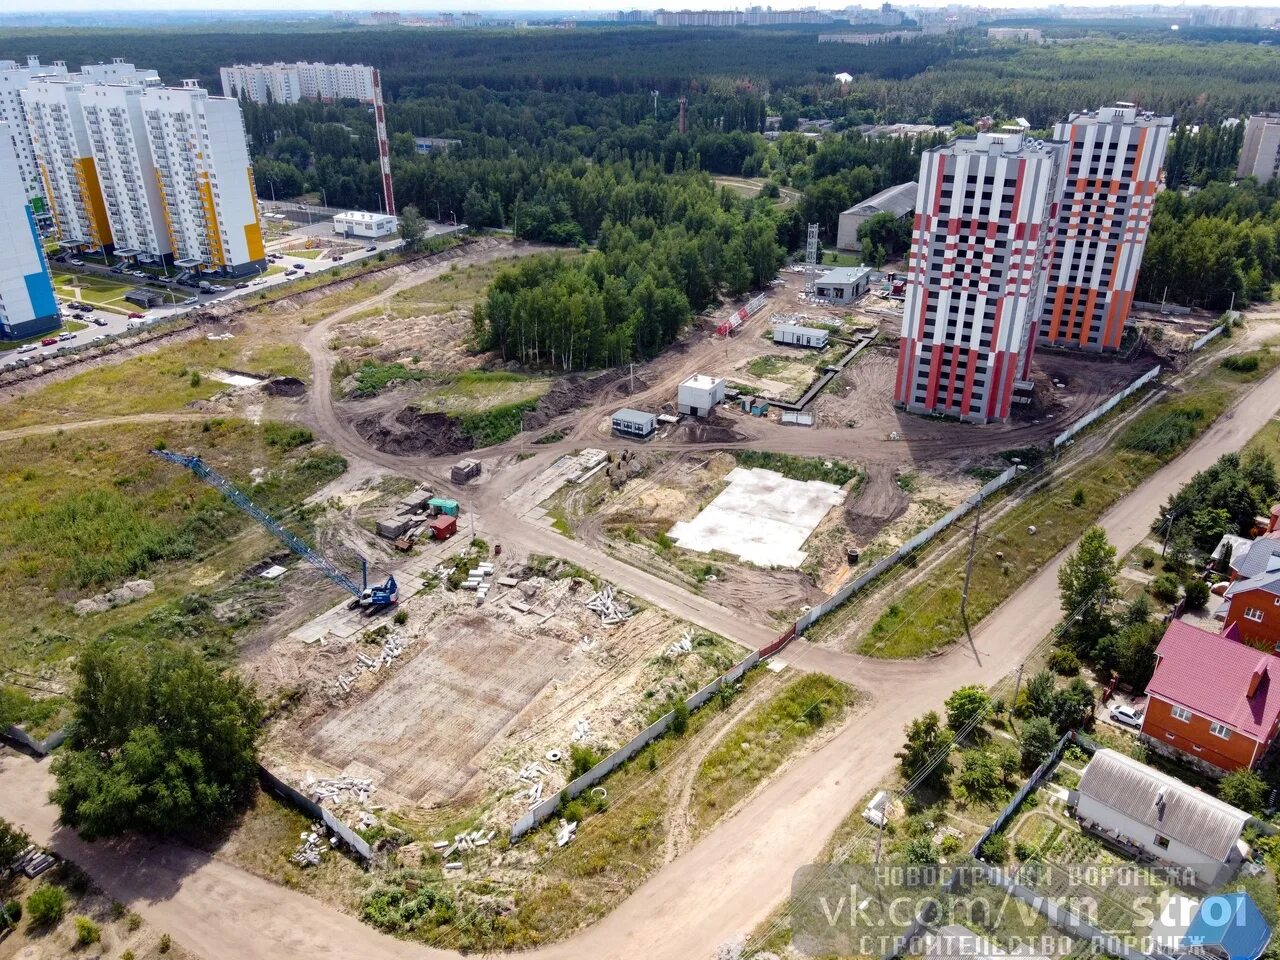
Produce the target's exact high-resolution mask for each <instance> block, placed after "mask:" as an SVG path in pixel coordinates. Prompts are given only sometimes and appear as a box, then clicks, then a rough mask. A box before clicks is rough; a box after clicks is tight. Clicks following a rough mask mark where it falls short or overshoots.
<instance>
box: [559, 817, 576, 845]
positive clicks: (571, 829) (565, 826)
mask: <svg viewBox="0 0 1280 960" xmlns="http://www.w3.org/2000/svg"><path fill="white" fill-rule="evenodd" d="M577 832H578V824H577V823H575V822H572V821H569V820H561V821H560V826H558V827H557V828H556V846H557V847H563V846H564V845H565V844H566V843H568V842H569V841H570V840H572V839H573V838H574V836H575V835H576V834H577Z"/></svg>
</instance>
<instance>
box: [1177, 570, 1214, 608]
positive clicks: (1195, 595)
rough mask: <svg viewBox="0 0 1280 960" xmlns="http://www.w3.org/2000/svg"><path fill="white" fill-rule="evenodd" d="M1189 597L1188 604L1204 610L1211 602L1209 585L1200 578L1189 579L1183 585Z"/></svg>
mask: <svg viewBox="0 0 1280 960" xmlns="http://www.w3.org/2000/svg"><path fill="white" fill-rule="evenodd" d="M1182 589H1183V591H1184V593H1185V595H1186V598H1187V606H1188V607H1190V608H1191V609H1192V610H1203V609H1204V605H1205V604H1206V603H1208V602H1209V585H1208V584H1207V583H1205V582H1204V581H1203V580H1201V579H1199V578H1195V579H1192V580H1188V581H1187V582H1186V583H1185V584H1184V585H1183V588H1182Z"/></svg>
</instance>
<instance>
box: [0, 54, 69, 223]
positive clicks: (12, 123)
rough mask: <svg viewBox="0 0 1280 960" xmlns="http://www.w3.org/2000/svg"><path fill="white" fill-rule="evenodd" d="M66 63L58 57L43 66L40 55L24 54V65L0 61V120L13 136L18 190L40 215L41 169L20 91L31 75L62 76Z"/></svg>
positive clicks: (43, 208)
mask: <svg viewBox="0 0 1280 960" xmlns="http://www.w3.org/2000/svg"><path fill="white" fill-rule="evenodd" d="M66 75H67V65H66V64H65V63H63V62H62V61H61V60H59V61H57V62H56V63H53V64H50V65H47V66H46V65H45V64H42V63H41V62H40V58H39V57H27V62H26V63H25V64H20V63H16V62H15V61H13V60H0V123H7V124H8V125H9V131H10V133H11V134H12V136H13V140H14V150H15V151H16V154H17V161H18V182H19V184H20V187H19V189H21V190H23V191H25V193H24V196H26V197H28V198H29V199H31V200H32V201H33V203H32V210H33V211H34V212H35V213H36V215H37V216H42V215H44V214H45V213H46V211H47V208H48V201H47V200H46V199H45V196H44V184H43V183H42V182H41V180H40V168H39V167H38V166H37V165H36V155H35V151H34V150H33V149H32V148H31V137H30V136H29V135H28V134H27V111H26V109H25V108H24V107H23V105H22V91H23V90H25V89H26V87H27V83H28V81H30V80H31V78H32V77H65V76H66Z"/></svg>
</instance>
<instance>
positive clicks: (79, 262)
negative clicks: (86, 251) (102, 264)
mask: <svg viewBox="0 0 1280 960" xmlns="http://www.w3.org/2000/svg"><path fill="white" fill-rule="evenodd" d="M67 262H68V263H70V264H71V265H72V266H73V267H83V266H84V261H83V260H79V259H77V258H75V257H72V258H71V259H70V260H69V261H67Z"/></svg>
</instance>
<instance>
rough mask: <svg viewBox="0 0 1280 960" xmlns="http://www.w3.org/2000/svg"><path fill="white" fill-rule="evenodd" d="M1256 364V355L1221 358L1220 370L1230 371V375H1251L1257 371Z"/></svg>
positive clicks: (1245, 354)
mask: <svg viewBox="0 0 1280 960" xmlns="http://www.w3.org/2000/svg"><path fill="white" fill-rule="evenodd" d="M1224 332H1225V331H1224ZM1258 363H1259V360H1258V355H1257V354H1256V353H1241V354H1237V355H1236V356H1234V357H1223V358H1222V369H1223V370H1230V371H1231V372H1232V373H1253V372H1254V371H1255V370H1257V369H1258Z"/></svg>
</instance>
